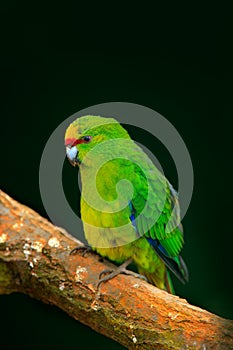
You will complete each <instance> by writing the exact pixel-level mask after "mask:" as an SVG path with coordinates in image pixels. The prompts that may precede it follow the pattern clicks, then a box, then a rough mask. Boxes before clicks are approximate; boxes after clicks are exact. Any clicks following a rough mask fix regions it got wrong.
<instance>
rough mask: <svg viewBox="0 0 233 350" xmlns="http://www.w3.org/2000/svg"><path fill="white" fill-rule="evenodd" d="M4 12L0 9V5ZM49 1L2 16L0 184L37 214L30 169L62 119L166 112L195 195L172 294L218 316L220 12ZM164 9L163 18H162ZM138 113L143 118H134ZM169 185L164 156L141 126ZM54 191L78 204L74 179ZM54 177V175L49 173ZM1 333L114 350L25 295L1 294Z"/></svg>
mask: <svg viewBox="0 0 233 350" xmlns="http://www.w3.org/2000/svg"><path fill="white" fill-rule="evenodd" d="M1 6H3V5H1ZM88 6H89V8H87V9H83V8H81V7H79V6H78V5H76V6H75V5H74V3H71V2H66V5H65V4H63V6H60V5H58V4H56V5H54V6H53V5H52V4H51V3H50V5H48V4H44V5H43V4H42V3H41V2H40V4H39V3H36V2H33V3H32V4H30V3H28V4H27V3H22V2H17V3H16V2H14V1H11V2H10V3H9V4H6V5H5V6H4V8H3V11H2V19H1V25H2V26H3V27H2V34H3V40H2V43H1V47H2V49H3V50H2V54H1V58H2V64H1V68H2V76H1V80H2V97H3V102H2V104H1V107H2V110H1V115H2V117H1V139H2V141H3V143H2V158H1V163H2V164H1V188H2V189H3V190H4V191H6V192H7V193H9V194H10V195H11V196H13V197H14V198H15V199H17V200H19V201H20V202H22V203H24V204H26V205H28V206H30V207H32V208H33V209H35V210H36V211H38V212H39V213H40V214H42V215H43V216H46V212H45V210H44V208H43V205H42V202H41V198H40V193H39V186H38V169H39V162H40V157H41V153H42V151H43V148H44V145H45V143H46V141H47V139H48V137H49V136H50V134H51V133H52V132H53V130H54V129H55V128H56V127H57V126H58V125H59V123H61V122H62V121H63V120H64V119H65V118H67V117H68V116H70V115H71V114H73V113H75V112H77V111H78V110H80V109H83V108H85V107H88V106H90V105H94V104H97V103H103V102H111V101H125V102H133V103H137V104H142V105H145V106H147V107H150V108H152V109H154V110H156V111H157V112H159V113H161V114H162V115H163V116H165V117H166V118H167V119H168V120H169V121H170V122H172V123H173V125H174V126H175V127H176V129H177V130H178V131H179V133H180V134H181V136H182V137H183V139H184V141H185V143H186V145H187V147H188V149H189V151H190V155H191V158H192V161H193V166H194V173H195V187H194V193H193V199H192V203H191V206H190V208H189V211H188V213H187V215H186V217H185V219H184V221H183V222H184V227H185V232H186V235H185V237H186V244H185V247H184V251H183V256H184V258H185V260H186V262H187V265H188V267H189V271H190V282H189V284H187V285H185V286H182V285H180V284H179V282H176V281H175V287H176V291H177V294H178V295H181V296H183V297H185V298H186V299H188V301H190V302H191V303H193V304H194V305H198V306H201V307H203V308H205V309H207V310H210V311H211V312H214V313H217V314H218V315H221V316H223V317H227V318H233V303H232V295H233V288H232V281H231V280H232V244H233V240H232V224H231V219H232V147H231V140H232V52H231V45H232V34H231V33H232V31H231V25H230V23H231V22H230V21H231V18H230V11H229V10H228V9H225V8H224V7H223V6H222V8H213V5H212V7H208V6H206V8H204V7H203V6H202V7H201V8H199V9H197V8H193V7H192V6H191V5H190V7H189V8H184V7H181V8H177V7H176V8H170V7H166V6H165V8H164V9H162V8H158V7H157V8H154V9H149V8H144V9H142V8H131V9H126V8H125V7H120V6H119V5H116V4H115V5H114V3H113V4H112V7H111V8H105V10H107V11H108V13H104V12H101V14H100V15H98V13H97V9H96V8H93V7H92V6H91V5H90V4H89V5H88ZM168 10H169V11H168ZM142 117H143V116H142ZM129 131H130V132H131V135H132V137H134V138H135V139H136V140H138V141H140V142H141V143H144V144H145V145H147V146H148V147H150V149H151V150H153V151H154V153H155V155H156V157H157V158H158V160H159V161H160V163H161V164H162V166H163V169H164V172H165V174H166V176H167V177H168V178H169V180H170V181H171V182H172V183H173V184H174V185H176V183H177V178H176V171H175V167H174V164H173V162H172V160H171V158H170V156H169V154H167V152H166V150H165V148H164V147H163V146H162V145H160V144H159V143H158V141H156V140H153V139H152V137H151V136H150V135H148V134H146V133H143V132H141V131H140V130H134V129H131V130H129ZM64 170H65V171H64V183H65V189H66V194H67V197H68V198H69V200H70V202H71V205H72V206H73V207H75V206H76V205H77V203H76V194H75V191H76V188H77V184H76V173H75V172H74V169H72V168H71V167H70V166H69V165H68V164H65V169H64ZM54 176H56V175H54ZM0 310H1V314H4V323H3V325H1V333H2V334H5V335H6V337H8V336H9V335H10V342H11V345H12V346H11V347H12V348H15V347H16V346H18V347H20V346H21V345H22V346H24V348H25V349H29V348H31V344H32V343H33V344H34V339H35V338H36V343H37V345H38V348H42V347H43V348H50V349H55V348H56V349H61V348H64V347H68V348H71V347H72V348H74V347H75V348H80V343H83V344H84V342H86V344H85V348H91V347H93V348H95V349H103V348H111V349H122V347H121V346H120V345H118V344H116V343H114V342H112V341H110V340H108V339H106V338H104V337H102V336H100V335H97V334H96V333H95V332H93V331H91V330H90V329H89V328H87V327H84V326H82V325H80V324H79V323H78V322H76V321H74V320H73V319H71V318H69V317H68V316H67V315H66V314H64V313H63V312H62V311H60V310H58V309H56V308H54V307H51V306H46V305H43V304H41V303H39V302H37V301H33V300H31V299H29V298H27V297H26V296H22V295H11V296H1V297H0ZM83 346H84V345H83Z"/></svg>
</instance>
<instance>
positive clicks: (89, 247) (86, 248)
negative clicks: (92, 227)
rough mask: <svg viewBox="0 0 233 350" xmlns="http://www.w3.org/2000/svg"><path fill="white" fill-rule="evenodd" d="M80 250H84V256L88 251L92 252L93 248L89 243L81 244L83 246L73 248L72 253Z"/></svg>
mask: <svg viewBox="0 0 233 350" xmlns="http://www.w3.org/2000/svg"><path fill="white" fill-rule="evenodd" d="M79 251H83V252H82V256H83V257H84V256H85V255H86V254H87V253H88V252H91V251H92V249H91V246H89V245H81V246H78V247H75V248H74V249H72V250H71V251H70V255H72V254H75V253H77V252H79Z"/></svg>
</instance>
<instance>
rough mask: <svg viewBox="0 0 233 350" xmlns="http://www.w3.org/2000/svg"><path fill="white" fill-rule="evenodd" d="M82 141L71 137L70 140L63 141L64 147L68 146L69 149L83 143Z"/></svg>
mask: <svg viewBox="0 0 233 350" xmlns="http://www.w3.org/2000/svg"><path fill="white" fill-rule="evenodd" d="M83 142H84V141H83V140H82V139H81V140H77V139H76V138H74V137H72V138H68V139H65V146H70V147H74V146H76V145H78V144H80V143H83Z"/></svg>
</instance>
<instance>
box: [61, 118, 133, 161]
mask: <svg viewBox="0 0 233 350" xmlns="http://www.w3.org/2000/svg"><path fill="white" fill-rule="evenodd" d="M115 138H127V139H130V136H129V135H128V133H127V131H126V130H125V129H124V128H123V127H122V126H121V125H120V124H119V123H118V122H117V121H116V120H115V119H113V118H103V117H100V116H92V115H87V116H83V117H79V118H78V119H76V120H75V121H74V122H73V123H71V124H70V125H69V127H68V128H67V130H66V133H65V147H66V155H67V158H68V160H69V162H70V163H71V164H72V165H73V166H76V165H81V164H82V162H83V160H84V158H85V156H86V154H87V153H88V152H89V151H90V150H91V149H93V148H94V147H95V146H97V145H99V144H100V143H102V142H104V141H108V140H111V139H115Z"/></svg>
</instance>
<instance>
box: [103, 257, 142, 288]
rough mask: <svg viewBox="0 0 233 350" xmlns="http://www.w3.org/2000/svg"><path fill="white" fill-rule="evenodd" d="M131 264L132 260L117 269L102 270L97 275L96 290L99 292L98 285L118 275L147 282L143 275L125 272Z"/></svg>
mask: <svg viewBox="0 0 233 350" xmlns="http://www.w3.org/2000/svg"><path fill="white" fill-rule="evenodd" d="M131 262H132V259H128V260H126V261H125V262H124V263H123V264H122V265H120V266H119V267H117V268H116V269H115V270H112V269H106V270H103V271H102V272H101V273H100V275H99V279H100V280H99V282H98V284H97V290H99V287H100V285H101V284H102V283H103V282H107V281H109V280H111V279H112V278H114V277H116V276H117V275H119V274H124V275H129V276H134V277H136V278H140V279H142V280H144V281H146V282H147V278H146V277H145V276H143V275H140V274H139V273H136V272H133V271H130V270H127V269H126V267H127V266H128V265H129V264H130V263H131ZM106 273H108V275H107V276H105V277H103V278H102V276H103V275H105V274H106Z"/></svg>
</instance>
